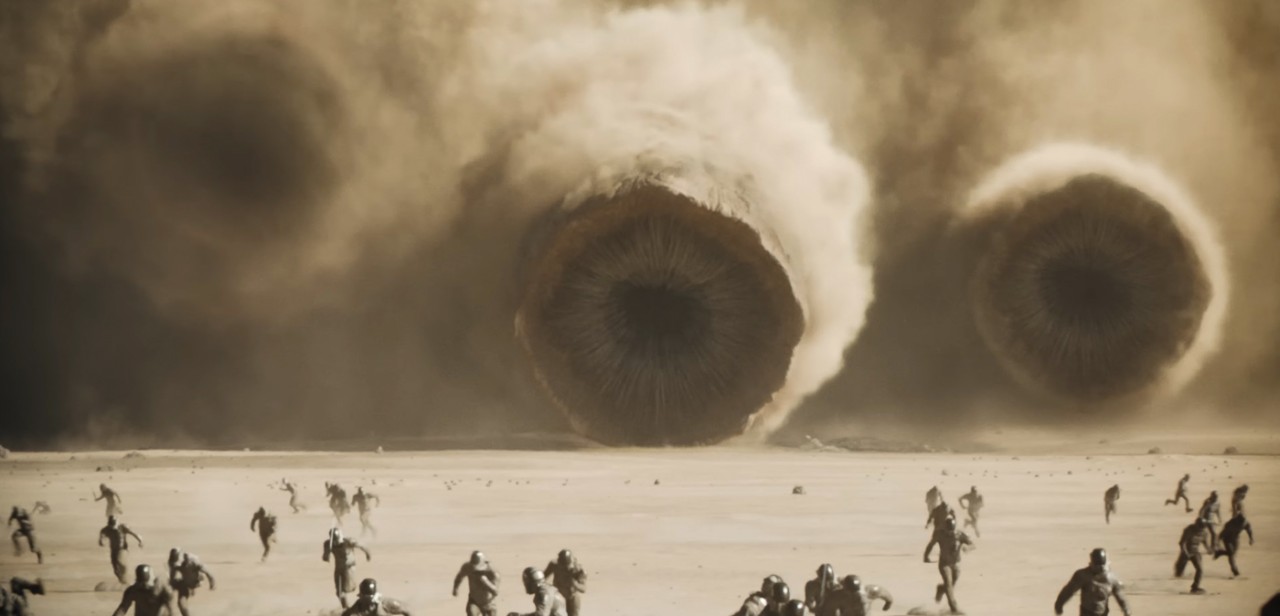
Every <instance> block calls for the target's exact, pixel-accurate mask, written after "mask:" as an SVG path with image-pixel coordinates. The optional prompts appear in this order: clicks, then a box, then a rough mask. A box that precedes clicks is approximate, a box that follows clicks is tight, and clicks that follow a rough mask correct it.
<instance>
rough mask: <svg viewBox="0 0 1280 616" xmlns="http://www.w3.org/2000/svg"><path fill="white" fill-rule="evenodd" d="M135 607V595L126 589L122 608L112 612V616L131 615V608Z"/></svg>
mask: <svg viewBox="0 0 1280 616" xmlns="http://www.w3.org/2000/svg"><path fill="white" fill-rule="evenodd" d="M131 607H133V593H131V592H129V589H127V588H126V589H125V591H124V596H123V597H121V598H120V607H117V608H116V611H115V612H112V614H111V616H124V615H125V614H128V613H129V608H131Z"/></svg>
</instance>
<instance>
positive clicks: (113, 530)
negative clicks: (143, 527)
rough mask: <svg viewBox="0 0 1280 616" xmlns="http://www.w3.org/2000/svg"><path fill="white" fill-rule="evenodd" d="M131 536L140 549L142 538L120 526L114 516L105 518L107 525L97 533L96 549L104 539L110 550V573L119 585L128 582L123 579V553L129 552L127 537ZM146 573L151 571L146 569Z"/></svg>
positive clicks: (124, 569)
mask: <svg viewBox="0 0 1280 616" xmlns="http://www.w3.org/2000/svg"><path fill="white" fill-rule="evenodd" d="M130 536H132V537H133V538H134V539H137V540H138V547H142V537H139V536H138V534H137V533H135V532H133V531H132V530H130V529H129V527H128V526H125V525H124V524H121V523H120V521H119V520H118V519H117V518H116V516H109V517H107V525H106V526H104V527H102V530H100V531H98V547H102V540H103V539H106V540H107V542H108V543H109V545H110V548H111V571H112V572H114V573H115V574H116V579H117V580H120V583H121V584H128V583H129V580H126V579H125V577H124V574H125V571H126V567H125V564H124V553H125V552H127V551H128V550H129V537H130ZM147 571H148V572H149V571H151V568H150V567H148V568H147Z"/></svg>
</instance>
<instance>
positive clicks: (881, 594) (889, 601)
mask: <svg viewBox="0 0 1280 616" xmlns="http://www.w3.org/2000/svg"><path fill="white" fill-rule="evenodd" d="M867 596H868V597H871V599H872V600H873V601H874V600H876V599H880V600H881V601H884V611H886V612H887V611H889V608H890V607H892V606H893V595H892V594H890V593H889V589H887V588H882V587H880V586H872V587H870V588H868V589H867Z"/></svg>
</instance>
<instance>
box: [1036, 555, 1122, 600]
mask: <svg viewBox="0 0 1280 616" xmlns="http://www.w3.org/2000/svg"><path fill="white" fill-rule="evenodd" d="M1122 589H1123V585H1122V584H1121V583H1120V580H1119V579H1117V578H1116V576H1115V574H1113V573H1111V568H1110V563H1109V562H1108V559H1107V551H1106V550H1104V549H1102V548H1096V549H1094V550H1093V551H1092V552H1090V553H1089V566H1088V567H1085V568H1083V569H1076V572H1075V573H1073V574H1071V579H1070V580H1067V584H1066V586H1063V587H1062V592H1059V593H1058V600H1057V601H1054V602H1053V611H1054V613H1055V614H1058V616H1062V609H1063V608H1064V607H1066V605H1067V601H1070V600H1071V597H1072V596H1073V595H1075V594H1076V593H1077V592H1079V593H1080V616H1107V614H1109V613H1111V599H1112V597H1114V598H1115V600H1116V605H1119V606H1120V610H1121V611H1123V612H1124V616H1129V602H1128V601H1126V600H1125V598H1124V593H1123V592H1122Z"/></svg>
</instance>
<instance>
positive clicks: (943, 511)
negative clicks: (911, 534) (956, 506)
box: [924, 501, 956, 563]
mask: <svg viewBox="0 0 1280 616" xmlns="http://www.w3.org/2000/svg"><path fill="white" fill-rule="evenodd" d="M955 519H956V512H955V511H954V510H953V509H951V505H948V504H947V503H946V502H945V501H943V502H941V503H938V506H937V507H934V508H933V511H930V512H929V519H928V520H925V523H924V527H925V528H929V527H930V526H933V535H932V536H931V537H930V538H929V543H928V545H926V546H924V562H927V563H928V562H933V561H931V560H929V555H930V554H932V553H933V546H935V545H937V543H938V541H940V537H942V535H943V533H944V531H943V527H944V526H946V522H947V520H951V521H952V522H954V521H955ZM952 526H953V527H954V526H955V525H954V524H952Z"/></svg>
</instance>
